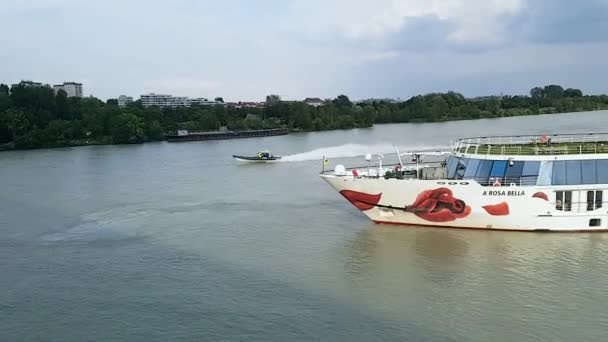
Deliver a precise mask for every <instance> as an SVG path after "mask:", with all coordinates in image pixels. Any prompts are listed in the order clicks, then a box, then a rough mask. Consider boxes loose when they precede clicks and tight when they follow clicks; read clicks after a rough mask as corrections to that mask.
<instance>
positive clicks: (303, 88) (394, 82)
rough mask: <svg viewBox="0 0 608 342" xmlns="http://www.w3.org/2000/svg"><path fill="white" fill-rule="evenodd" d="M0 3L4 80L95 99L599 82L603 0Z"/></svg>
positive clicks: (410, 91) (603, 65) (361, 93)
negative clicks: (81, 90)
mask: <svg viewBox="0 0 608 342" xmlns="http://www.w3.org/2000/svg"><path fill="white" fill-rule="evenodd" d="M5 2H6V3H5V4H3V5H2V7H1V8H2V10H1V11H0V30H1V31H2V32H9V33H10V34H4V35H0V46H2V47H3V48H2V49H0V64H1V65H2V66H3V67H2V68H0V82H4V83H7V82H18V81H19V80H20V79H22V78H29V79H34V80H39V81H43V82H49V83H55V82H62V81H64V80H74V81H86V83H85V89H86V90H85V91H86V92H87V93H91V94H94V95H96V96H99V97H102V98H109V97H116V96H118V95H120V94H128V95H135V96H137V95H139V94H142V93H144V92H166V93H171V94H173V95H187V96H192V97H208V98H212V97H215V96H222V97H224V98H225V99H230V100H256V99H258V100H261V99H263V98H264V97H265V95H267V94H269V93H278V94H280V95H282V96H283V97H284V98H288V99H301V98H305V97H309V96H314V97H322V98H326V97H333V96H336V95H337V94H340V93H346V94H349V95H350V94H351V93H352V94H353V96H355V97H369V96H371V95H372V94H373V95H374V96H381V97H384V96H389V95H390V96H394V95H396V96H400V97H407V96H409V95H415V94H417V93H419V92H425V91H433V90H435V91H439V90H442V89H445V88H446V87H448V86H449V87H450V88H451V89H453V90H460V89H463V90H466V89H469V90H470V91H471V92H475V91H481V90H483V89H484V87H486V88H487V89H499V88H500V87H501V83H502V82H503V80H505V79H509V80H510V81H509V84H510V85H512V86H513V87H511V88H509V89H513V88H514V87H515V86H516V85H518V84H519V85H521V87H522V88H523V89H522V91H523V92H527V90H528V89H527V87H528V85H529V84H543V83H545V82H544V81H543V79H546V80H547V82H557V81H559V80H560V79H563V80H566V81H569V82H574V81H576V82H574V83H577V84H575V85H573V86H579V87H581V88H585V84H586V83H587V82H588V83H589V84H590V85H589V87H590V89H591V88H593V89H601V84H600V82H599V81H597V78H596V77H590V75H591V72H590V71H589V70H590V69H589V68H594V69H595V70H596V73H597V74H599V75H601V74H608V62H606V61H605V59H602V58H601V56H605V55H606V54H607V53H608V41H607V40H606V39H608V38H607V36H606V35H605V32H608V27H606V25H608V20H606V19H605V14H606V13H608V2H606V1H605V0H581V1H577V2H568V1H566V0H401V1H399V0H259V1H256V2H255V3H254V2H251V1H247V0H227V1H219V0H204V1H203V0H175V1H171V2H168V1H164V0H130V1H121V0H104V1H101V0H97V1H93V0H23V1H5ZM16 28H18V30H17V29H16ZM565 73H568V74H569V75H570V76H568V77H566V76H564V75H565ZM505 75H517V77H519V78H521V81H520V82H517V80H515V78H513V77H506V76H505ZM555 75H562V76H563V77H562V76H555ZM458 82H461V83H462V84H461V85H459V84H458ZM568 86H569V85H568ZM507 88H508V87H507ZM605 88H606V86H605V85H604V89H605ZM606 90H608V89H606ZM480 95H481V94H480Z"/></svg>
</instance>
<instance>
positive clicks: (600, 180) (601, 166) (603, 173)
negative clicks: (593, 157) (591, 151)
mask: <svg viewBox="0 0 608 342" xmlns="http://www.w3.org/2000/svg"><path fill="white" fill-rule="evenodd" d="M596 172H597V183H596V184H608V159H599V160H598V161H597V171H596Z"/></svg>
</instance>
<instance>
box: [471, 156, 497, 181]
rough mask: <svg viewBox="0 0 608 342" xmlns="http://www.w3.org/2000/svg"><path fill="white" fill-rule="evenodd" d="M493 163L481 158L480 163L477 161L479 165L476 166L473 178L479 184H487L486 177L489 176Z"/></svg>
mask: <svg viewBox="0 0 608 342" xmlns="http://www.w3.org/2000/svg"><path fill="white" fill-rule="evenodd" d="M493 164H494V161H493V160H482V161H481V163H479V167H478V168H477V174H476V175H475V180H477V181H478V182H479V183H481V184H488V178H489V177H490V172H491V171H492V165H493Z"/></svg>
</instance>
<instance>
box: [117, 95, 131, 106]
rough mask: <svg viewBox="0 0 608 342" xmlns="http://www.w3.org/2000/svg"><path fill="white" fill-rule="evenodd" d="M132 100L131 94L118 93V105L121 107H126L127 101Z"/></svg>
mask: <svg viewBox="0 0 608 342" xmlns="http://www.w3.org/2000/svg"><path fill="white" fill-rule="evenodd" d="M132 102H133V97H131V96H126V95H120V96H119V97H118V107H120V108H123V107H126V106H127V105H128V104H129V103H132Z"/></svg>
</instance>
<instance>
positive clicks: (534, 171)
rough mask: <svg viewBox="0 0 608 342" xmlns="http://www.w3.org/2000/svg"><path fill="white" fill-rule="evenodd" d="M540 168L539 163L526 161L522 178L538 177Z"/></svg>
mask: <svg viewBox="0 0 608 342" xmlns="http://www.w3.org/2000/svg"><path fill="white" fill-rule="evenodd" d="M539 168H540V162H539V161H526V162H524V168H523V170H522V172H521V175H522V176H538V169H539Z"/></svg>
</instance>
